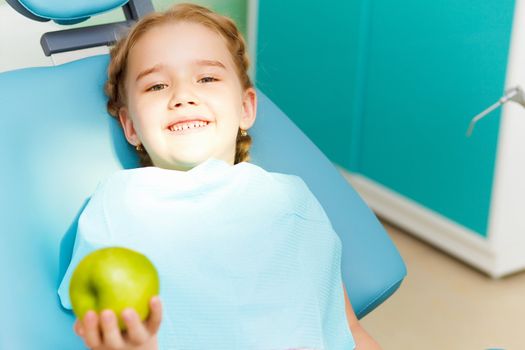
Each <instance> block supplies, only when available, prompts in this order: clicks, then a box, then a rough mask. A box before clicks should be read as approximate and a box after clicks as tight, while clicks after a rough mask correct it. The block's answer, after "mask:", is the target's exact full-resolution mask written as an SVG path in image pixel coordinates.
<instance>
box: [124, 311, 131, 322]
mask: <svg viewBox="0 0 525 350" xmlns="http://www.w3.org/2000/svg"><path fill="white" fill-rule="evenodd" d="M122 317H123V318H124V319H125V320H126V321H131V319H132V318H133V313H132V312H131V310H130V309H125V310H124V311H122Z"/></svg>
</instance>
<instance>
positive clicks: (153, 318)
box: [146, 296, 162, 334]
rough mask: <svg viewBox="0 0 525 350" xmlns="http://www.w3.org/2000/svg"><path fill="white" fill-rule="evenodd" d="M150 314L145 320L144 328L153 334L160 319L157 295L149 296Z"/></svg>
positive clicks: (159, 304)
mask: <svg viewBox="0 0 525 350" xmlns="http://www.w3.org/2000/svg"><path fill="white" fill-rule="evenodd" d="M149 306H150V314H149V317H148V319H147V320H146V328H147V329H148V331H149V333H150V334H155V333H157V331H158V330H159V327H160V322H161V321H162V303H161V302H160V298H159V297H158V296H154V297H153V298H151V300H150V302H149Z"/></svg>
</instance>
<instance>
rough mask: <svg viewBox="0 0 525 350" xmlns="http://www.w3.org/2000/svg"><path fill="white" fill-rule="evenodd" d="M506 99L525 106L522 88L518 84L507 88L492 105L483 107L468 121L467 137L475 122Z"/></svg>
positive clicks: (505, 101)
mask: <svg viewBox="0 0 525 350" xmlns="http://www.w3.org/2000/svg"><path fill="white" fill-rule="evenodd" d="M508 101H514V102H517V103H519V104H520V105H521V106H522V107H524V108H525V93H524V92H523V89H522V88H521V87H520V86H515V87H513V88H511V89H508V90H507V91H505V94H504V95H503V96H502V97H501V98H500V99H499V100H498V101H497V102H496V103H494V104H493V105H492V106H490V107H488V108H487V109H485V110H484V111H483V112H481V113H480V114H478V115H476V116H475V117H474V118H472V120H471V121H470V124H469V127H468V130H467V137H470V135H472V132H473V131H474V127H475V126H476V123H477V122H478V121H480V119H482V118H483V117H485V116H486V115H487V114H489V113H490V112H492V111H493V110H495V109H496V108H498V107H499V106H501V105H503V104H505V103H507V102H508Z"/></svg>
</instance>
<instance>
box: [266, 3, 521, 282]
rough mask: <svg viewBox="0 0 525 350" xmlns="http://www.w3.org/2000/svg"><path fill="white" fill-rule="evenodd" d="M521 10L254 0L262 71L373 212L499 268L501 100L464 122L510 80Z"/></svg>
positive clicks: (268, 90) (273, 93)
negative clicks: (495, 227) (474, 121)
mask: <svg viewBox="0 0 525 350" xmlns="http://www.w3.org/2000/svg"><path fill="white" fill-rule="evenodd" d="M516 11H518V6H517V5H516V4H515V2H514V1H512V0H505V1H498V0H486V1H483V2H478V1H474V0H469V1H466V0H461V1H453V0H445V1H437V2H436V1H434V2H428V1H423V2H421V1H416V0H410V1H405V2H403V3H399V2H392V1H387V0H359V1H348V2H347V1H331V2H329V4H325V5H324V6H320V4H319V3H315V2H310V3H308V2H306V3H305V2H299V1H286V2H281V1H276V0H267V1H261V2H260V3H259V23H258V43H257V46H258V51H257V82H258V85H259V87H260V88H261V89H262V90H263V91H264V92H266V93H267V94H268V95H269V96H270V97H271V98H272V99H273V100H274V101H275V102H276V103H278V105H279V106H280V107H281V108H282V109H283V110H284V111H285V112H286V113H288V115H289V116H290V117H291V118H292V119H293V120H294V121H295V123H296V124H298V125H299V126H300V127H301V128H302V129H303V131H304V132H305V133H306V134H308V135H309V136H310V138H311V139H312V140H313V141H314V142H316V144H317V145H318V146H319V147H320V148H321V149H322V150H323V151H324V152H325V153H326V154H327V155H328V156H329V157H330V158H331V159H332V160H333V161H334V162H335V163H337V164H339V165H340V166H341V167H342V168H344V169H345V170H347V171H348V172H349V173H350V174H351V175H350V176H349V177H350V178H351V181H352V180H353V181H354V184H355V186H356V188H357V189H358V191H359V190H361V191H360V192H361V193H362V195H363V197H364V198H365V200H368V201H369V204H370V205H371V206H372V207H373V209H375V210H376V211H377V212H378V213H379V214H381V215H382V216H385V217H386V218H387V219H389V220H391V221H394V222H396V223H398V224H399V225H401V226H404V227H405V228H406V229H407V230H409V231H411V232H414V233H415V234H418V235H420V236H422V237H423V238H425V239H427V240H429V241H430V242H432V243H434V244H436V245H438V246H440V247H442V248H444V249H446V250H449V251H451V252H452V253H454V254H456V255H457V256H459V257H460V258H464V260H466V261H468V262H470V263H472V264H473V265H475V266H477V267H480V268H481V269H483V270H485V271H487V272H489V273H490V274H492V275H500V274H502V273H503V272H500V271H502V270H505V269H504V268H500V267H498V268H496V267H494V266H489V267H487V266H488V265H491V264H492V263H491V262H487V261H488V260H494V259H495V260H498V257H497V256H496V257H494V256H492V255H491V254H492V251H494V247H493V246H492V241H504V240H503V239H501V238H498V239H492V238H491V235H493V233H492V231H491V219H492V220H493V217H492V216H491V213H492V212H493V211H494V198H493V196H494V187H495V183H496V181H495V174H496V169H497V166H496V164H497V161H498V157H499V156H498V152H501V147H499V144H500V143H501V140H499V137H500V136H499V135H500V134H501V130H500V124H501V120H502V118H500V114H501V112H502V110H501V109H500V110H497V111H495V112H493V114H492V115H491V116H490V117H487V118H486V119H484V120H483V121H482V123H480V124H479V125H478V126H477V128H476V130H475V133H474V135H473V136H472V137H471V138H467V137H466V135H465V133H466V130H467V127H468V124H469V122H470V120H471V118H472V117H473V116H474V115H476V114H477V113H479V112H481V111H482V110H483V109H485V108H486V107H488V106H489V105H490V104H492V103H493V102H495V101H496V100H497V99H498V98H499V97H501V96H502V94H503V92H504V90H505V89H506V88H508V87H510V86H508V83H509V81H510V80H509V78H508V74H509V70H508V66H509V57H510V55H509V52H510V51H509V50H510V47H511V37H512V36H515V35H514V34H513V24H514V28H517V27H518V25H517V24H516V23H514V17H515V14H516V13H517V12H516ZM521 17H523V16H521ZM521 17H520V16H518V15H517V14H516V18H521ZM523 22H525V20H523ZM523 25H525V23H522V25H521V26H523ZM514 31H515V30H514ZM511 34H512V35H511ZM516 40H517V39H516ZM523 40H524V41H523V43H525V38H523ZM523 43H522V45H521V46H523ZM516 46H517V44H516ZM515 51H516V50H515ZM524 86H525V82H524ZM524 118H525V117H524ZM523 135H524V136H525V134H523ZM524 147H525V145H524ZM518 186H519V185H518ZM399 207H403V209H402V210H401V209H399ZM523 208H524V209H525V205H524V206H523ZM442 231H447V232H448V233H445V234H442V233H440V232H442ZM421 232H423V233H421ZM429 232H433V233H429ZM448 241H450V242H449V243H443V242H448ZM458 242H459V243H458ZM465 242H466V243H465ZM462 245H464V246H462ZM458 246H461V247H459V248H458ZM451 247H452V248H451ZM473 247H475V248H473ZM479 247H482V248H479ZM479 249H481V250H483V252H484V253H483V254H482V255H485V257H479V256H478V255H476V254H477V253H476V254H474V253H472V252H467V253H465V252H464V251H469V250H471V251H473V250H479ZM481 260H487V261H484V262H480V261H481ZM498 261H499V260H498ZM494 264H496V263H494ZM494 264H492V265H494ZM500 265H501V264H499V263H498V266H500ZM524 266H525V264H524ZM496 270H497V271H498V272H496Z"/></svg>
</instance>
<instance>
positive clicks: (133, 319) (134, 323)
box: [122, 308, 150, 345]
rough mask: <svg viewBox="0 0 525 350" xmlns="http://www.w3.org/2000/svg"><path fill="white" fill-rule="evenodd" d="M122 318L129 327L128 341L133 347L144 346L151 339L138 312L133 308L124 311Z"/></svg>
mask: <svg viewBox="0 0 525 350" xmlns="http://www.w3.org/2000/svg"><path fill="white" fill-rule="evenodd" d="M122 318H123V319H124V323H126V327H127V340H129V342H130V343H131V344H133V345H142V344H144V343H145V342H146V341H147V340H148V339H149V337H150V334H149V332H148V330H147V329H146V327H145V326H144V324H143V323H142V321H141V320H140V317H139V315H138V314H137V312H136V311H135V310H134V309H132V308H127V309H125V310H124V311H122Z"/></svg>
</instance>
